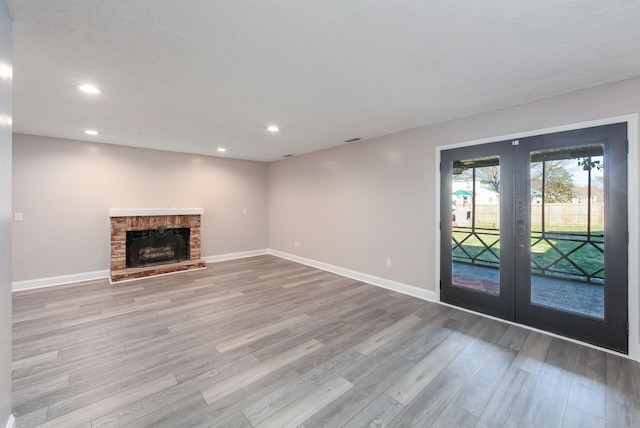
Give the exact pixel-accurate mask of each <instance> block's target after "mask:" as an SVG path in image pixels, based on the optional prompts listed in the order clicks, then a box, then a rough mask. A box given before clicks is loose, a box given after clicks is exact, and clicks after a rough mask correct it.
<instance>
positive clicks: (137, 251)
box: [126, 226, 190, 268]
mask: <svg viewBox="0 0 640 428" xmlns="http://www.w3.org/2000/svg"><path fill="white" fill-rule="evenodd" d="M189 234H190V229H189V228H188V227H178V228H166V227H163V226H160V227H157V228H155V229H150V230H135V231H127V241H126V259H127V268H140V267H146V266H156V265H163V264H168V263H179V262H182V261H184V260H189V257H190V251H189Z"/></svg>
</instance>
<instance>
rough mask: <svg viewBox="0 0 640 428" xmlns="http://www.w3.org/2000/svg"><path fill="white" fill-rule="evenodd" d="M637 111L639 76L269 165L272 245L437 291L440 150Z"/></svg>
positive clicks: (639, 105)
mask: <svg viewBox="0 0 640 428" xmlns="http://www.w3.org/2000/svg"><path fill="white" fill-rule="evenodd" d="M639 111H640V79H633V80H627V81H623V82H618V83H615V84H611V85H606V86H601V87H597V88H593V89H590V90H585V91H581V92H576V93H573V94H569V95H565V96H561V97H555V98H551V99H547V100H543V101H539V102H535V103H531V104H526V105H522V106H518V107H512V108H508V109H504V110H498V111H494V112H490V113H486V114H481V115H476V116H472V117H468V118H464V119H459V120H454V121H450V122H446V123H441V124H438V125H433V126H427V127H423V128H417V129H413V130H409V131H405V132H400V133H397V134H393V135H388V136H385V137H381V138H377V139H373V140H369V141H364V142H359V143H353V144H350V145H346V146H342V147H337V148H332V149H328V150H324V151H320V152H316V153H312V154H309V155H305V156H298V157H293V158H289V159H284V160H281V161H277V162H274V163H271V164H270V165H269V248H271V249H274V250H279V251H283V252H286V253H290V254H294V255H297V256H301V257H307V258H310V259H313V260H316V261H321V262H325V263H330V264H333V265H337V266H340V267H343V268H348V269H353V270H356V271H360V272H364V273H367V274H371V275H376V276H379V277H382V278H385V279H390V280H394V281H399V282H402V283H405V284H409V285H413V286H416V287H421V288H424V289H427V290H432V291H435V280H434V277H435V275H434V272H435V269H436V266H435V264H436V260H435V244H434V243H435V239H436V234H437V233H438V230H437V228H436V226H435V219H436V201H435V194H436V184H435V179H434V177H435V173H436V172H435V171H436V170H437V168H438V166H437V165H436V150H435V148H436V147H437V146H441V145H447V144H452V143H461V142H466V141H471V140H477V139H482V138H488V137H496V136H500V135H506V134H513V133H521V132H525V131H530V130H536V129H542V128H548V127H553V126H560V125H566V124H572V123H578V122H584V121H589V120H596V119H602V118H607V117H613V116H619V115H625V114H631V113H637V112H639ZM638 166H639V163H638V159H631V160H630V167H631V168H634V167H635V168H637V167H638ZM294 241H299V242H300V247H295V246H294ZM387 258H390V259H391V261H392V266H391V267H390V268H387V267H386V266H385V261H386V259H387Z"/></svg>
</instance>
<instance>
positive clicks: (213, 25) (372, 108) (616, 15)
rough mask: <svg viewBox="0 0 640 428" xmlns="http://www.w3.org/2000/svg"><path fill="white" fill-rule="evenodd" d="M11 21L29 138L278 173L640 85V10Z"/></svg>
mask: <svg viewBox="0 0 640 428" xmlns="http://www.w3.org/2000/svg"><path fill="white" fill-rule="evenodd" d="M7 3H8V5H9V7H10V10H11V12H12V14H13V17H14V20H15V23H14V108H13V113H14V117H13V126H14V131H15V132H20V133H28V134H35V135H45V136H53V137H61V138H70V139H78V140H90V141H99V142H103V143H111V144H120V145H128V146H137V147H146V148H155V149H161V150H171V151H179V152H186V153H197V154H206V155H216V156H217V155H219V153H217V152H216V148H217V147H226V148H227V152H226V153H225V154H224V155H223V156H225V157H231V158H239V159H251V160H259V161H272V160H276V159H280V157H281V156H282V155H286V154H293V155H299V154H303V153H308V152H312V151H316V150H320V149H323V148H327V147H332V146H336V145H340V144H344V142H343V141H344V140H347V139H350V138H355V137H360V138H362V139H367V138H372V137H376V136H380V135H385V134H389V133H393V132H397V131H401V130H404V129H409V128H414V127H418V126H422V125H429V124H433V123H437V122H441V121H445V120H448V119H453V118H459V117H464V116H468V115H471V114H475V113H479V112H484V111H489V110H495V109H498V108H502V107H507V106H511V105H516V104H522V103H525V102H529V101H533V100H536V99H542V98H547V97H550V96H554V95H559V94H564V93H568V92H572V91H576V90H579V89H584V88H588V87H593V86H597V85H601V84H604V83H608V82H613V81H618V80H623V79H627V78H631V77H636V76H639V75H640V1H631V0H579V1H576V0H519V1H513V0H483V1H471V0H467V1H464V0H458V1H456V0H322V1H314V2H311V1H302V0H272V1H260V0H183V1H176V0H136V1H131V0H109V1H104V0H7ZM85 82H90V83H93V84H95V85H97V86H99V87H100V88H101V89H102V90H103V93H102V94H101V95H98V96H89V95H86V94H83V93H81V92H79V91H78V90H77V89H76V85H78V84H81V83H85ZM270 124H276V125H278V126H279V127H280V128H281V132H279V133H278V134H270V133H269V132H267V131H266V127H267V126H268V125H270ZM86 128H93V129H97V130H98V131H100V135H99V136H96V137H90V136H87V135H85V134H84V133H83V131H84V129H86Z"/></svg>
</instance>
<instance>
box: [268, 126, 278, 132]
mask: <svg viewBox="0 0 640 428" xmlns="http://www.w3.org/2000/svg"><path fill="white" fill-rule="evenodd" d="M279 130H280V128H278V127H277V126H275V125H271V126H269V127H268V128H267V131H269V132H278V131H279Z"/></svg>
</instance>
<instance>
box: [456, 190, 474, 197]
mask: <svg viewBox="0 0 640 428" xmlns="http://www.w3.org/2000/svg"><path fill="white" fill-rule="evenodd" d="M452 195H453V196H471V192H467V191H466V190H456V191H455V192H453V193H452Z"/></svg>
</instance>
